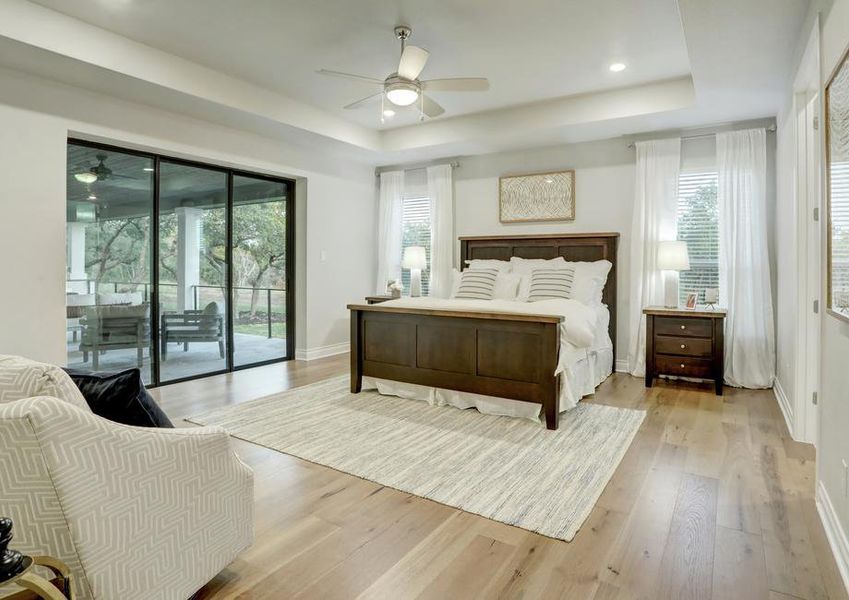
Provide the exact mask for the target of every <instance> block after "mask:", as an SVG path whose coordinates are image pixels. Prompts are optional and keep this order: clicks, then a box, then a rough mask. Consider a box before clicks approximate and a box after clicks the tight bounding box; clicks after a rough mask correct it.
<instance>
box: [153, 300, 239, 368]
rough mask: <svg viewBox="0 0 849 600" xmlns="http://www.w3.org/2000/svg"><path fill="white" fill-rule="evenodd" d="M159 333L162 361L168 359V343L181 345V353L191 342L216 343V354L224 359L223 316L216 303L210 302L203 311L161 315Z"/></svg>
mask: <svg viewBox="0 0 849 600" xmlns="http://www.w3.org/2000/svg"><path fill="white" fill-rule="evenodd" d="M159 332H160V333H159V339H160V354H161V356H162V360H167V359H168V343H169V342H176V343H179V344H183V352H188V351H189V344H190V343H193V342H218V354H219V355H220V356H221V358H224V315H223V314H221V307H220V306H219V305H218V302H210V303H209V304H207V305H206V306H205V307H204V308H203V310H187V311H185V312H181V313H163V315H162V318H161V326H160V329H159Z"/></svg>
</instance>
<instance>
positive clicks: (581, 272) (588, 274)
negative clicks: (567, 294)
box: [566, 260, 613, 305]
mask: <svg viewBox="0 0 849 600" xmlns="http://www.w3.org/2000/svg"><path fill="white" fill-rule="evenodd" d="M566 264H567V265H570V266H573V267H575V280H574V282H573V284H572V298H574V299H575V300H578V301H579V302H583V303H584V304H589V305H596V304H601V296H602V293H603V292H604V284H605V283H607V275H608V274H609V273H610V269H611V268H612V267H613V264H612V263H611V262H610V261H609V260H597V261H595V262H568V263H566Z"/></svg>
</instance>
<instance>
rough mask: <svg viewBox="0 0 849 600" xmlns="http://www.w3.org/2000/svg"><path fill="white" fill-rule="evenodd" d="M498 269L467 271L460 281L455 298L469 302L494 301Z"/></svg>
mask: <svg viewBox="0 0 849 600" xmlns="http://www.w3.org/2000/svg"><path fill="white" fill-rule="evenodd" d="M497 278H498V269H466V270H465V271H463V273H462V275H461V279H460V287H459V289H458V290H457V294H456V295H455V296H454V297H455V298H466V299H469V300H492V296H493V294H494V293H495V281H496V279H497Z"/></svg>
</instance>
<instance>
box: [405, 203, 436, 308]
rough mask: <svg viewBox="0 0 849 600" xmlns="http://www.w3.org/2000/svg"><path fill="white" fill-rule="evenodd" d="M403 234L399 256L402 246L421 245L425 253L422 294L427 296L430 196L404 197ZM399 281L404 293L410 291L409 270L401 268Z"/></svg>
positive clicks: (428, 281) (428, 283) (428, 284)
mask: <svg viewBox="0 0 849 600" xmlns="http://www.w3.org/2000/svg"><path fill="white" fill-rule="evenodd" d="M401 224H402V227H403V234H402V237H401V256H402V257H403V255H404V248H407V247H409V246H422V247H424V249H425V254H426V255H427V269H425V270H423V271H422V295H423V296H427V295H428V290H429V288H430V198H404V205H403V212H402V216H401ZM401 282H402V283H403V284H404V293H405V294H408V293H409V291H410V270H409V269H402V270H401Z"/></svg>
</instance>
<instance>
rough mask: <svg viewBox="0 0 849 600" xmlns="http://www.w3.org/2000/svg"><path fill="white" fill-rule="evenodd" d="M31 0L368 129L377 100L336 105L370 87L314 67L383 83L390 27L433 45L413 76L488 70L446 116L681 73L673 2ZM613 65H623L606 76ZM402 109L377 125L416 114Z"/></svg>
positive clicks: (389, 67)
mask: <svg viewBox="0 0 849 600" xmlns="http://www.w3.org/2000/svg"><path fill="white" fill-rule="evenodd" d="M35 1H36V2H37V3H38V4H40V5H42V6H46V7H48V8H51V9H53V10H56V11H59V12H62V13H64V14H67V15H70V16H73V17H76V18H78V19H81V20H83V21H85V22H87V23H91V24H93V25H97V26H98V27H101V28H103V29H106V30H108V31H111V32H114V33H117V34H120V35H122V36H125V37H128V38H130V39H132V40H135V41H137V42H141V43H143V44H147V45H149V46H152V47H154V48H158V49H160V50H164V51H165V52H168V53H171V54H174V55H177V56H180V57H182V58H186V59H188V60H191V61H194V62H197V63H199V64H201V65H204V66H207V67H210V68H212V69H215V70H218V71H221V72H224V73H227V74H228V75H231V76H233V77H237V78H241V79H244V80H246V81H250V82H251V83H254V84H257V85H259V86H263V87H266V88H268V89H271V90H274V91H277V92H280V93H283V94H286V95H287V96H290V97H292V98H295V99H297V100H300V101H302V102H305V103H307V104H311V105H314V106H318V107H320V108H322V109H324V110H327V111H329V112H331V113H335V114H337V115H339V116H342V117H344V118H346V119H351V120H353V121H355V122H357V123H359V124H361V125H364V126H366V127H369V128H375V129H376V128H378V127H379V126H380V120H379V117H380V112H379V107H378V105H379V102H375V103H374V104H373V105H371V106H368V107H365V108H362V109H357V110H350V111H345V110H343V109H342V107H343V106H345V105H346V104H349V103H350V102H352V101H354V100H358V99H360V98H362V97H365V96H368V95H369V94H373V93H375V92H377V91H379V89H380V88H379V87H378V88H376V89H375V87H372V86H370V85H369V84H366V83H360V82H355V81H347V80H341V79H331V78H327V77H325V76H322V75H319V74H317V73H316V71H317V70H318V69H321V68H326V69H333V70H337V71H346V72H350V73H357V74H362V75H366V76H369V77H375V78H378V79H383V78H385V77H386V76H388V75H389V74H390V73H392V72H393V71H395V70H396V69H397V65H398V58H399V53H400V47H399V42H398V40H397V39H395V35H394V33H393V28H394V27H395V26H396V25H399V24H408V25H410V26H411V27H412V28H413V36H412V39H411V40H410V41H411V43H413V44H416V45H420V46H422V47H424V48H426V49H427V50H429V51H430V53H431V56H430V60H429V62H428V64H427V67H426V68H425V71H424V72H423V73H422V78H427V79H433V78H442V77H487V78H489V80H490V84H491V89H490V91H489V92H486V93H448V92H443V93H436V92H435V93H434V94H433V96H434V98H435V99H436V100H437V101H438V102H439V103H441V104H442V105H443V106H444V107H445V108H446V111H447V112H446V116H456V115H462V114H467V113H472V112H479V111H482V110H491V109H495V108H503V107H507V106H512V105H516V104H525V103H528V102H536V101H540V100H546V99H551V98H558V97H562V96H569V95H573V94H579V93H585V92H591V91H597V90H604V89H609V88H612V87H622V86H629V85H634V84H639V83H646V82H649V81H657V80H661V79H671V78H675V77H680V76H682V75H688V74H689V72H690V68H689V62H688V57H687V48H686V45H685V41H684V34H683V31H682V29H681V21H680V18H679V15H678V8H677V5H676V2H675V0H640V1H639V2H634V1H623V0H592V1H588V0H522V1H517V0H487V1H483V2H482V1H480V0H459V1H458V0H426V1H422V0H400V1H385V0H356V1H352V0H302V1H294V2H293V1H290V2H281V1H280V0H251V1H250V2H233V1H232V0H180V1H179V2H175V1H174V0H35ZM649 32H650V33H649ZM647 33H649V34H648V35H647ZM616 61H622V62H625V63H627V64H628V65H629V67H630V68H628V69H627V70H626V71H624V72H622V73H611V72H610V71H609V70H608V66H609V64H610V63H612V62H616ZM405 112H406V115H404V114H399V115H397V117H396V118H394V119H392V120H391V121H389V122H387V123H386V125H387V126H389V127H391V126H397V125H399V124H403V123H411V122H415V110H413V109H405Z"/></svg>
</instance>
